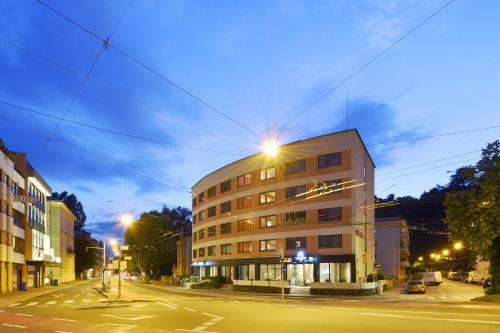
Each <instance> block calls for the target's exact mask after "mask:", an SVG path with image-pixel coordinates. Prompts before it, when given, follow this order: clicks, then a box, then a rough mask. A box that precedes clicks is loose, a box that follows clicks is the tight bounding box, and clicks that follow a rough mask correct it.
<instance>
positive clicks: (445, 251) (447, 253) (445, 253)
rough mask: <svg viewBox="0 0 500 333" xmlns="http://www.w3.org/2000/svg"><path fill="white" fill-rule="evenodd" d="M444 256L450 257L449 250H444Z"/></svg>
mask: <svg viewBox="0 0 500 333" xmlns="http://www.w3.org/2000/svg"><path fill="white" fill-rule="evenodd" d="M442 253H443V256H445V257H446V256H448V255H449V254H450V251H449V250H443V252H442Z"/></svg>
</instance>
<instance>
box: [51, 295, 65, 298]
mask: <svg viewBox="0 0 500 333" xmlns="http://www.w3.org/2000/svg"><path fill="white" fill-rule="evenodd" d="M52 296H53V297H55V298H58V297H61V296H64V294H57V295H52Z"/></svg>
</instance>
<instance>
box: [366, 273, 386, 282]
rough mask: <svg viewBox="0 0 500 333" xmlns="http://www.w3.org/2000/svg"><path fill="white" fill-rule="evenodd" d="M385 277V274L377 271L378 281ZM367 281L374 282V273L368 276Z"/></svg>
mask: <svg viewBox="0 0 500 333" xmlns="http://www.w3.org/2000/svg"><path fill="white" fill-rule="evenodd" d="M383 279H384V274H382V273H377V281H378V280H383ZM366 282H374V281H373V274H369V275H368V276H367V277H366Z"/></svg>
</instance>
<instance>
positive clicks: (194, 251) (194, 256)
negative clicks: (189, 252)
mask: <svg viewBox="0 0 500 333" xmlns="http://www.w3.org/2000/svg"><path fill="white" fill-rule="evenodd" d="M193 258H196V250H193Z"/></svg>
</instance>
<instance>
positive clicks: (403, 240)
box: [375, 217, 410, 282]
mask: <svg viewBox="0 0 500 333" xmlns="http://www.w3.org/2000/svg"><path fill="white" fill-rule="evenodd" d="M375 230H376V233H375V235H376V236H375V240H376V244H375V254H376V257H375V258H376V262H377V264H379V265H380V272H381V273H382V274H383V275H384V277H386V278H392V279H397V280H398V281H400V282H404V281H405V279H406V269H407V268H408V267H410V250H409V248H410V234H409V231H408V225H407V224H406V221H405V220H403V219H401V218H400V217H392V218H391V217H386V218H377V219H376V220H375Z"/></svg>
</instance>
